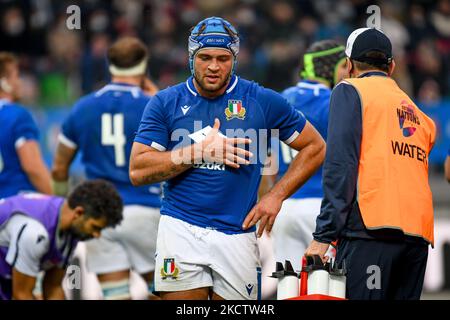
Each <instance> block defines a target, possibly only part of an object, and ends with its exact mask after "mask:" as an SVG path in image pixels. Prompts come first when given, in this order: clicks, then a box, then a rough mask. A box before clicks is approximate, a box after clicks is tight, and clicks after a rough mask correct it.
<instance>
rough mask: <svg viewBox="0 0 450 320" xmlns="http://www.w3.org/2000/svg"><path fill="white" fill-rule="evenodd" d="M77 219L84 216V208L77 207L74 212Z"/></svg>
mask: <svg viewBox="0 0 450 320" xmlns="http://www.w3.org/2000/svg"><path fill="white" fill-rule="evenodd" d="M73 212H74V217H75V219H77V218H79V217H82V216H83V215H84V208H83V207H82V206H76V207H75V209H74V210H73Z"/></svg>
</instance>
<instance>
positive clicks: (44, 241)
mask: <svg viewBox="0 0 450 320" xmlns="http://www.w3.org/2000/svg"><path fill="white" fill-rule="evenodd" d="M5 228H6V229H7V232H8V233H9V234H11V235H12V236H11V241H10V244H9V248H8V252H7V255H6V262H7V263H8V264H9V265H10V266H11V269H12V298H13V299H15V300H23V299H25V300H30V299H34V296H33V289H34V286H35V283H36V277H37V275H38V273H39V271H40V264H41V260H42V257H43V256H44V255H45V254H46V253H47V252H48V249H49V246H50V244H49V238H48V232H47V230H45V228H44V226H43V225H42V224H40V223H39V222H37V221H36V220H34V219H32V218H22V217H18V218H17V219H16V218H15V216H14V217H13V218H12V219H11V220H10V221H9V222H8V223H7V225H6V227H5Z"/></svg>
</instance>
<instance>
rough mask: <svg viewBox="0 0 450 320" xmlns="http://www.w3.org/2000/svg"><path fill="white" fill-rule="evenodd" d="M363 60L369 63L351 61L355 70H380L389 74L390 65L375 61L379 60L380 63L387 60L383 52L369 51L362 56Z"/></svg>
mask: <svg viewBox="0 0 450 320" xmlns="http://www.w3.org/2000/svg"><path fill="white" fill-rule="evenodd" d="M364 58H369V59H370V60H371V62H363V61H357V60H353V59H352V62H353V65H354V66H355V68H357V69H358V70H360V71H366V70H373V69H377V70H381V71H384V72H389V66H390V63H385V62H376V60H381V61H382V60H387V57H386V54H384V53H383V52H379V51H369V52H367V53H365V54H364V57H363V58H362V59H364ZM374 60H375V61H374Z"/></svg>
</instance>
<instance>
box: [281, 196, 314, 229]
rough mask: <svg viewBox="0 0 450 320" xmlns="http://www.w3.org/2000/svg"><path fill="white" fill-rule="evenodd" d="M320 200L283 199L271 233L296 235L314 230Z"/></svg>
mask: <svg viewBox="0 0 450 320" xmlns="http://www.w3.org/2000/svg"><path fill="white" fill-rule="evenodd" d="M321 201H322V200H321V199H320V198H306V199H287V200H285V201H284V202H283V205H282V207H281V210H280V212H279V213H278V215H277V217H276V219H275V223H274V226H273V231H272V232H273V235H274V236H279V237H298V236H299V232H300V233H303V234H306V233H309V232H310V231H311V230H312V231H314V227H315V223H316V218H317V216H318V215H319V213H320V205H321ZM312 231H311V232H312Z"/></svg>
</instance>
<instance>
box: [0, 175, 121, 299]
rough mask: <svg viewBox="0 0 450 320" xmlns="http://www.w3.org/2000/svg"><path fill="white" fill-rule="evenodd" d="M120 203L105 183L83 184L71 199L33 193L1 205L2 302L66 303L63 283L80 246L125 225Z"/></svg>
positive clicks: (0, 279)
mask: <svg viewBox="0 0 450 320" xmlns="http://www.w3.org/2000/svg"><path fill="white" fill-rule="evenodd" d="M122 209H123V204H122V200H121V198H120V196H119V194H118V193H117V191H116V189H115V188H114V186H113V185H112V184H110V183H108V182H106V181H103V180H92V181H89V182H84V183H82V184H81V185H79V186H78V187H76V188H75V189H74V190H73V192H72V193H71V194H70V195H69V197H68V198H67V199H64V198H61V197H56V196H48V195H43V194H39V193H29V194H23V195H18V196H13V197H9V198H3V199H0V300H10V299H19V300H23V299H34V296H33V289H34V286H35V283H36V276H37V275H38V273H39V272H40V271H45V275H44V280H43V298H44V299H64V291H63V288H62V280H63V278H64V275H65V269H66V267H67V266H68V262H69V261H70V257H71V255H72V252H73V250H74V249H75V246H76V244H77V242H78V241H79V240H87V239H90V238H98V237H99V236H100V232H101V230H102V229H103V228H105V227H109V226H115V225H117V224H118V223H119V222H120V221H121V220H122Z"/></svg>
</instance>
